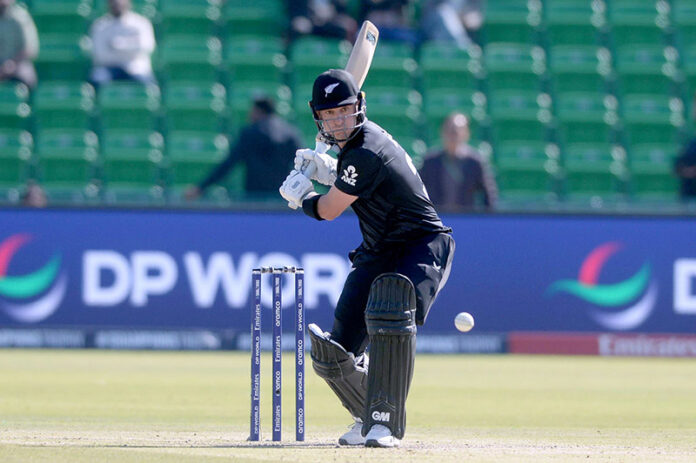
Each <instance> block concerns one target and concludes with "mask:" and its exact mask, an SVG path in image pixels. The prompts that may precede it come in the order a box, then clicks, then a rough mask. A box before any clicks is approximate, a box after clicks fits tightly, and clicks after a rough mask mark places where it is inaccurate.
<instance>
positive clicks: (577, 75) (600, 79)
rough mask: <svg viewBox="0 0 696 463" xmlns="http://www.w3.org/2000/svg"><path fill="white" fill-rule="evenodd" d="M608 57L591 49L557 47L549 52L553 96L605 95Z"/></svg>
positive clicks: (576, 46)
mask: <svg viewBox="0 0 696 463" xmlns="http://www.w3.org/2000/svg"><path fill="white" fill-rule="evenodd" d="M610 72H611V53H610V52H609V50H608V49H607V48H603V47H596V46H593V45H558V46H553V47H551V50H550V52H549V73H550V75H551V82H552V85H553V89H554V91H556V92H568V91H571V92H579V91H593V92H597V91H605V90H606V89H607V80H606V78H607V76H608V75H609V74H610Z"/></svg>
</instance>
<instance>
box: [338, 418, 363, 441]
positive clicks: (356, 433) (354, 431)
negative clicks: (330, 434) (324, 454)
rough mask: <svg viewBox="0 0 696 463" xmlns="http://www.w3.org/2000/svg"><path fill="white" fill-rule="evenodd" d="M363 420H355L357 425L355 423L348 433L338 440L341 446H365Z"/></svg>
mask: <svg viewBox="0 0 696 463" xmlns="http://www.w3.org/2000/svg"><path fill="white" fill-rule="evenodd" d="M362 425H363V423H362V420H361V419H360V418H355V423H353V424H352V425H351V427H350V430H348V432H347V433H345V434H344V435H342V436H341V437H339V438H338V444H339V445H365V438H364V437H363V435H362V433H361V431H362Z"/></svg>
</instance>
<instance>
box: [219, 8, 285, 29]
mask: <svg viewBox="0 0 696 463" xmlns="http://www.w3.org/2000/svg"><path fill="white" fill-rule="evenodd" d="M285 10H286V8H285V4H284V2H283V1H282V0H255V1H254V2H249V1H248V0H227V1H226V3H225V6H224V8H223V16H224V24H225V30H226V31H228V33H229V34H232V35H248V34H256V35H259V36H262V37H281V36H282V35H283V34H284V33H285V30H286V28H287V24H286V23H287V19H286V18H287V15H286V14H285Z"/></svg>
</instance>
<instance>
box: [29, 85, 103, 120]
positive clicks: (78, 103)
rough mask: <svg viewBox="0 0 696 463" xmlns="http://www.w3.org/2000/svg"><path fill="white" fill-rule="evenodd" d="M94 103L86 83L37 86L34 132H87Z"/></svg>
mask: <svg viewBox="0 0 696 463" xmlns="http://www.w3.org/2000/svg"><path fill="white" fill-rule="evenodd" d="M94 103H95V93H94V87H92V85H90V84H88V83H86V82H51V81H48V82H39V86H38V88H37V89H36V90H35V91H34V104H33V110H34V121H35V127H36V130H43V129H50V128H76V129H78V128H79V129H83V130H84V129H87V128H89V126H90V117H91V115H92V111H93V109H94Z"/></svg>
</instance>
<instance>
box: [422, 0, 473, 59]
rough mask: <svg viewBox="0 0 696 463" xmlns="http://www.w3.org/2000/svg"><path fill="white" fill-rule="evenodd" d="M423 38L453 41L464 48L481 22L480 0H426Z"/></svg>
mask: <svg viewBox="0 0 696 463" xmlns="http://www.w3.org/2000/svg"><path fill="white" fill-rule="evenodd" d="M422 11H423V13H422V17H421V32H422V34H423V39H424V40H426V41H427V40H433V41H446V42H453V43H455V44H457V46H458V47H459V48H461V49H466V48H467V47H468V46H469V45H470V44H471V42H472V38H471V35H472V34H473V35H475V34H476V33H477V32H478V30H479V29H480V28H481V25H482V23H483V14H482V12H481V0H428V1H427V2H426V3H425V4H424V5H423V10H422Z"/></svg>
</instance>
